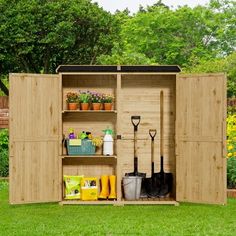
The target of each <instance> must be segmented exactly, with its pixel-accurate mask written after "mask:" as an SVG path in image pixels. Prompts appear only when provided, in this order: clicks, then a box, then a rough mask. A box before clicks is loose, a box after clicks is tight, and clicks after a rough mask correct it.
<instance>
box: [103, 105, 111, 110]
mask: <svg viewBox="0 0 236 236" xmlns="http://www.w3.org/2000/svg"><path fill="white" fill-rule="evenodd" d="M104 110H106V111H110V110H112V103H104Z"/></svg>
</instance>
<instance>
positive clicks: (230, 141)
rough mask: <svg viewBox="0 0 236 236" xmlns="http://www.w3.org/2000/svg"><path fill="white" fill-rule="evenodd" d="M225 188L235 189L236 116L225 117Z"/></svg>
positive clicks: (229, 114) (230, 114)
mask: <svg viewBox="0 0 236 236" xmlns="http://www.w3.org/2000/svg"><path fill="white" fill-rule="evenodd" d="M227 151H228V154H227V157H228V159H227V187H228V188H236V115H235V114H232V113H230V112H229V113H228V117H227Z"/></svg>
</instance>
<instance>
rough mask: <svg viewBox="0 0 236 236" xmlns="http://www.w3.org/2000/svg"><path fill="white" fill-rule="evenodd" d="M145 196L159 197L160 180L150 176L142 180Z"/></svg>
mask: <svg viewBox="0 0 236 236" xmlns="http://www.w3.org/2000/svg"><path fill="white" fill-rule="evenodd" d="M143 182H144V186H145V190H146V193H147V196H148V197H150V198H156V197H159V192H160V180H159V179H158V178H155V177H154V176H152V177H151V178H145V179H144V180H143Z"/></svg>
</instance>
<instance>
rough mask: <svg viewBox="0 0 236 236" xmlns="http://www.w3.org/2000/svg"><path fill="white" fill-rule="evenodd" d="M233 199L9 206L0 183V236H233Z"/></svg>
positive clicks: (235, 220)
mask: <svg viewBox="0 0 236 236" xmlns="http://www.w3.org/2000/svg"><path fill="white" fill-rule="evenodd" d="M235 234H236V200H234V199H228V205H227V206H215V205H213V206H212V205H200V204H187V203H181V204H180V206H179V207H175V206H125V207H114V206H79V205H76V206H74V205H73V206H68V205H67V206H59V205H58V204H56V203H52V204H30V205H15V206H12V205H9V204H8V184H7V183H6V182H0V235H1V236H5V235H17V236H21V235H27V236H33V235H43V236H45V235H50V236H51V235H73V236H75V235H76V236H77V235H86V236H87V235H110V236H112V235H171V236H172V235H214V236H215V235H220V236H222V235H235Z"/></svg>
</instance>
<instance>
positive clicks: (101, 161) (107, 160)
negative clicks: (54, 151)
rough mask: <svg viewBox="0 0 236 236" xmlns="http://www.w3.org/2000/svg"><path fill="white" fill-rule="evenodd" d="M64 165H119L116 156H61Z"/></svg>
mask: <svg viewBox="0 0 236 236" xmlns="http://www.w3.org/2000/svg"><path fill="white" fill-rule="evenodd" d="M61 160H62V162H63V165H78V164H79V165H110V166H115V165H116V163H117V157H116V156H103V155H93V156H66V155H64V156H61Z"/></svg>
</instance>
